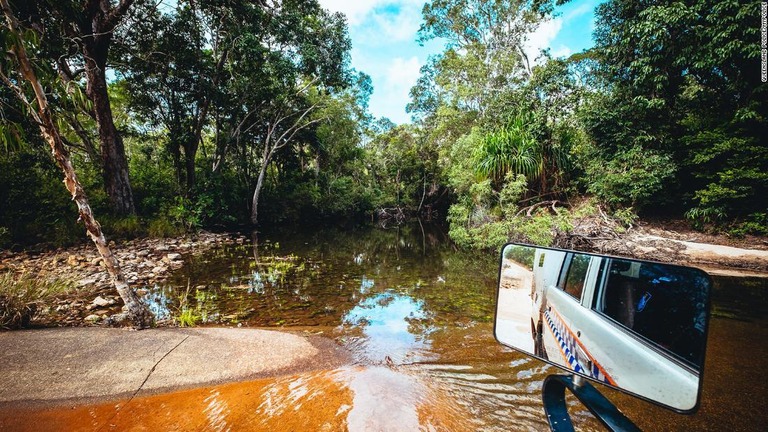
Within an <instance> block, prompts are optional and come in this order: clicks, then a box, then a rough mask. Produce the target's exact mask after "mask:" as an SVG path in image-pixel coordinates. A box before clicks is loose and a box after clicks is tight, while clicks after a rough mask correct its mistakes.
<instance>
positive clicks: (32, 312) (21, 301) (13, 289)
mask: <svg viewBox="0 0 768 432" xmlns="http://www.w3.org/2000/svg"><path fill="white" fill-rule="evenodd" d="M69 289H71V285H70V284H69V283H68V282H64V281H60V280H57V281H48V280H44V279H38V278H35V277H33V276H31V275H28V274H23V275H21V276H18V277H16V276H14V274H13V273H11V272H7V273H5V274H3V275H0V328H5V329H17V328H23V327H28V326H29V324H30V323H31V322H32V320H33V319H34V318H35V316H36V315H37V314H38V312H39V311H40V310H41V309H42V307H43V306H44V305H45V304H48V303H50V302H51V301H52V300H53V298H54V297H55V296H56V295H58V294H61V293H63V292H66V291H68V290H69Z"/></svg>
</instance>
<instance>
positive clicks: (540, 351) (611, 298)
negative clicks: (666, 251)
mask: <svg viewBox="0 0 768 432" xmlns="http://www.w3.org/2000/svg"><path fill="white" fill-rule="evenodd" d="M711 286H712V283H711V279H710V278H709V276H708V275H707V274H706V273H704V272H703V271H701V270H698V269H695V268H690V267H681V266H676V265H669V264H661V263H656V262H649V261H638V260H632V259H625V258H615V257H609V256H604V255H593V254H587V253H582V252H574V251H569V250H559V249H549V248H542V247H538V246H529V245H519V244H508V245H506V246H505V247H504V249H503V251H502V254H501V265H500V270H499V289H498V295H497V302H496V320H495V324H494V334H495V337H496V339H497V340H498V341H499V342H500V343H502V344H503V345H506V346H509V347H511V348H514V349H516V350H518V351H522V352H523V353H526V354H529V355H532V356H534V357H537V358H539V359H541V360H544V361H546V362H548V363H550V364H553V365H555V366H557V367H560V368H563V369H566V370H568V371H569V372H572V373H575V374H577V375H580V376H583V377H586V378H588V379H591V380H594V381H598V382H600V383H603V384H607V385H609V386H612V387H614V388H617V389H619V390H622V391H625V392H627V393H630V394H632V395H634V396H638V397H640V398H643V399H646V400H649V401H652V402H655V403H658V404H661V405H663V406H665V407H667V408H670V409H673V410H675V411H678V412H681V413H692V412H694V411H695V410H696V408H697V407H698V401H699V396H700V393H701V372H702V369H703V366H704V352H705V347H706V335H707V327H708V322H709V298H710V291H711Z"/></svg>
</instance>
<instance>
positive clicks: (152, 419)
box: [0, 225, 768, 431]
mask: <svg viewBox="0 0 768 432" xmlns="http://www.w3.org/2000/svg"><path fill="white" fill-rule="evenodd" d="M254 244H255V245H256V247H255V248H254V247H253V246H254ZM496 259H497V258H496V257H495V256H492V255H491V256H484V257H477V256H473V255H470V254H463V253H459V252H456V251H454V250H453V248H452V247H451V246H450V244H449V243H448V242H447V241H446V239H445V237H444V235H443V234H442V233H441V232H440V231H439V230H430V229H428V228H426V227H421V226H419V225H416V226H412V227H408V228H401V229H392V230H371V229H361V230H359V231H351V232H350V231H344V232H341V231H338V232H329V231H325V232H323V233H313V234H312V233H310V234H307V233H301V234H298V233H286V232H282V233H262V234H261V235H260V236H259V238H255V239H254V241H253V242H245V243H244V244H242V245H236V246H232V247H228V248H223V249H220V250H216V251H213V252H212V253H211V254H209V255H206V256H204V257H200V258H199V259H198V260H197V261H195V262H193V263H191V264H190V265H189V266H187V267H185V268H184V269H182V270H181V271H180V272H179V274H178V275H177V278H176V279H175V280H174V282H173V283H172V284H170V285H169V286H167V287H156V288H155V289H153V290H151V291H150V292H149V293H148V294H147V298H148V299H152V300H153V302H154V308H155V310H156V312H157V313H158V314H160V315H167V316H176V315H179V314H186V316H188V317H189V318H190V319H192V320H195V321H198V322H199V323H200V324H203V325H227V326H232V325H235V326H236V325H240V326H268V327H286V328H297V327H299V326H301V327H302V328H305V329H306V328H307V327H306V326H310V327H311V328H312V329H313V330H314V332H315V333H322V334H324V335H326V336H329V337H332V338H334V339H336V340H337V341H338V342H339V343H340V344H342V345H343V346H345V347H347V348H348V349H349V350H350V352H351V354H352V358H353V359H354V361H353V362H352V364H350V365H348V366H346V367H344V368H341V369H337V370H317V371H312V372H308V373H303V374H298V375H291V376H284V377H280V378H271V379H263V380H258V381H251V382H245V383H232V384H227V385H221V386H215V387H206V388H199V389H193V390H186V391H181V392H175V393H171V394H164V395H155V396H145V397H137V398H134V399H132V400H130V401H125V400H123V401H114V402H109V403H103V404H98V405H91V406H76V407H66V409H48V410H34V411H31V410H26V411H25V410H18V409H16V410H12V411H11V410H3V409H2V408H1V407H0V430H29V431H37V430H61V431H70V430H83V431H92V430H153V431H154V430H215V431H224V430H232V431H235V430H270V431H281V430H286V431H289V430H328V431H336V430H354V431H369V430H392V431H402V430H449V431H473V430H490V431H508V430H515V431H516V430H523V431H525V430H546V428H547V426H546V423H545V419H544V416H543V411H542V406H541V402H540V388H541V382H542V380H543V379H544V377H545V376H546V375H548V374H550V373H556V372H557V371H556V370H555V369H554V368H553V367H551V366H548V365H546V364H544V363H542V362H539V361H537V360H533V359H530V358H527V357H525V356H523V355H520V354H517V353H516V352H512V351H510V350H508V349H506V348H503V347H500V346H499V345H498V344H497V343H496V342H495V341H494V340H493V337H492V335H491V332H492V322H491V320H492V314H493V296H494V292H495V283H496V274H497V265H498V264H497V261H496ZM715 282H716V287H715V292H714V301H713V309H714V318H713V321H712V324H711V327H710V338H709V344H708V350H707V363H706V367H705V372H704V393H703V398H702V404H701V409H700V411H699V412H698V413H697V414H695V415H693V416H681V415H677V414H674V413H670V412H668V411H666V410H663V409H661V408H657V407H655V406H653V405H651V404H648V403H645V402H642V401H639V400H636V399H633V398H631V397H628V396H625V395H622V394H620V393H618V392H615V391H612V390H610V389H604V391H605V393H606V394H607V395H608V396H609V398H611V399H612V400H614V401H615V402H616V403H617V405H618V406H619V407H621V408H622V410H623V411H625V413H626V414H627V415H628V416H629V417H630V418H632V419H633V420H635V421H636V422H637V423H638V425H639V426H641V427H642V428H643V429H645V430H713V431H714V430H718V431H719V430H768V404H766V402H765V401H764V399H763V398H764V397H765V395H766V394H768V388H767V387H768V386H767V385H766V384H765V381H764V380H761V379H759V377H760V375H759V374H760V373H761V372H762V371H764V370H765V369H766V367H767V366H768V361H767V360H766V359H768V344H766V342H765V341H766V340H768V279H766V278H733V277H729V278H723V277H719V278H715ZM571 413H572V416H573V417H574V420H575V423H576V426H577V429H579V430H587V431H590V430H602V429H601V427H600V426H599V425H598V424H597V422H595V421H594V420H593V419H592V418H591V417H590V416H589V414H588V413H587V412H586V410H585V409H584V408H583V407H582V406H581V405H579V404H578V403H577V402H575V401H571Z"/></svg>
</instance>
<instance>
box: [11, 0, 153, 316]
mask: <svg viewBox="0 0 768 432" xmlns="http://www.w3.org/2000/svg"><path fill="white" fill-rule="evenodd" d="M0 5H1V6H2V9H3V13H4V14H5V17H6V20H7V22H8V27H9V28H10V30H11V31H12V32H14V33H15V34H17V35H21V32H20V31H19V29H18V25H17V21H16V18H15V16H14V15H13V12H12V11H11V8H10V5H9V4H8V0H0ZM12 51H13V54H15V57H16V60H17V61H18V65H19V72H20V73H21V76H22V77H23V78H24V80H26V81H27V82H28V83H29V84H30V85H31V86H32V88H33V90H34V92H35V100H36V101H37V110H35V109H34V106H32V103H31V102H28V101H27V100H26V99H24V98H22V102H24V103H26V104H27V105H28V106H29V108H30V112H31V113H32V115H33V117H35V120H36V121H37V123H38V125H39V126H40V134H41V135H42V136H43V139H45V141H46V142H47V143H48V145H50V147H51V152H52V154H53V158H54V160H55V161H56V164H57V165H58V166H59V168H61V170H62V171H63V173H64V186H66V188H67V190H68V191H69V193H70V194H71V195H72V200H73V201H74V202H75V204H77V210H78V213H79V214H80V219H79V220H80V221H82V222H83V224H85V229H86V231H87V232H88V235H89V236H90V237H91V240H93V243H94V244H95V245H96V249H98V251H99V254H100V255H101V257H102V258H103V260H104V264H105V266H106V268H107V271H108V272H109V275H110V276H111V277H112V283H113V284H114V286H115V289H116V290H117V292H118V294H120V297H121V298H122V299H123V302H124V303H125V305H126V306H127V307H128V314H129V317H130V318H131V320H132V322H133V324H134V326H135V327H136V328H146V327H149V326H151V325H152V323H153V321H154V317H153V316H152V314H151V313H150V312H149V309H147V307H146V306H145V305H144V304H142V303H141V301H140V300H139V297H138V296H137V295H136V292H135V291H133V290H132V289H131V288H130V287H129V286H128V284H127V283H126V281H125V277H124V276H123V273H122V271H121V270H120V264H119V263H118V261H117V258H116V257H115V255H114V254H113V253H112V251H111V250H110V249H109V246H107V241H106V239H105V238H104V234H103V233H102V231H101V225H99V223H98V222H97V221H96V218H95V217H94V216H93V212H92V211H91V206H90V205H89V204H88V198H87V196H86V195H85V191H84V190H83V187H82V185H81V184H80V182H79V181H78V179H77V174H76V173H75V169H74V167H73V166H72V161H71V160H70V158H69V152H68V151H67V149H66V147H65V146H64V142H63V141H62V139H61V135H60V134H59V130H58V128H57V127H56V124H55V123H54V121H53V117H52V116H51V112H50V109H49V107H48V99H47V98H46V95H45V92H44V90H43V86H42V85H41V84H40V81H39V80H38V78H37V75H36V74H35V71H34V69H33V68H32V64H31V62H30V61H29V58H28V57H27V52H26V50H25V49H24V45H23V44H22V43H19V44H17V45H16V46H14V47H13V49H12ZM20 97H21V96H20Z"/></svg>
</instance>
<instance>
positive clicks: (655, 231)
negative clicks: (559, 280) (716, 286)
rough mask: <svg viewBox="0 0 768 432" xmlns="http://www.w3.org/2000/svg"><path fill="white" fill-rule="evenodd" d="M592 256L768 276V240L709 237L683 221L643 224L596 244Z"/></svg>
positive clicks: (719, 235)
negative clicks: (601, 254)
mask: <svg viewBox="0 0 768 432" xmlns="http://www.w3.org/2000/svg"><path fill="white" fill-rule="evenodd" d="M594 249H595V250H592V251H591V252H598V253H606V254H613V255H622V256H628V257H632V258H637V259H645V260H652V261H662V262H668V263H675V264H681V265H690V266H694V267H704V268H706V269H707V270H709V271H711V272H715V273H721V274H724V273H729V274H733V272H734V271H746V272H749V273H754V272H758V273H764V272H768V239H766V238H765V237H755V236H749V237H745V238H734V237H729V236H726V235H723V234H707V233H702V232H698V231H694V230H691V229H688V228H686V227H685V225H684V223H682V222H680V221H664V222H658V221H656V222H650V223H649V222H641V223H640V224H638V226H637V227H635V228H634V229H632V230H629V231H627V232H626V233H623V234H622V235H620V236H618V237H617V238H614V239H605V240H600V241H596V242H595V243H594Z"/></svg>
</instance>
